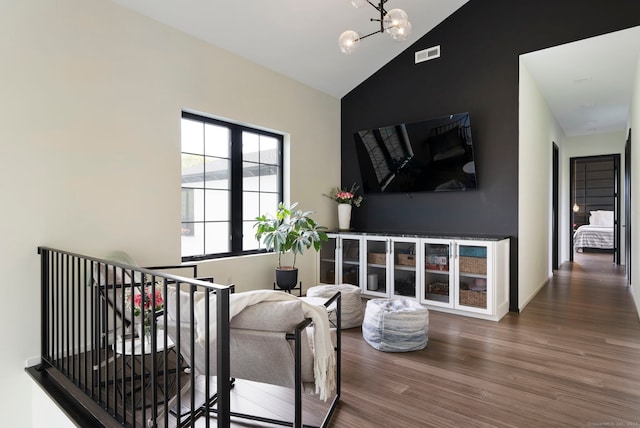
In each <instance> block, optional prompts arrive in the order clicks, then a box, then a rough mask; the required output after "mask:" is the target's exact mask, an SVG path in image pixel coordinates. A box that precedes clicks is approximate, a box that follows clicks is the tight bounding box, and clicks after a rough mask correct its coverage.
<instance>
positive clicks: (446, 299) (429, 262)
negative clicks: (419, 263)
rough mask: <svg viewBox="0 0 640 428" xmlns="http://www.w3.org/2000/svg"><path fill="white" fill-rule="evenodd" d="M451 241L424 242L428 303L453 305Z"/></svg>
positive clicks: (425, 283) (425, 293) (425, 289)
mask: <svg viewBox="0 0 640 428" xmlns="http://www.w3.org/2000/svg"><path fill="white" fill-rule="evenodd" d="M450 260H451V245H450V243H449V242H425V243H424V296H423V299H424V301H425V302H426V303H429V304H433V305H437V306H453V300H452V297H451V296H452V295H453V294H452V293H451V288H452V277H451V273H450V272H451V270H450V266H449V264H450Z"/></svg>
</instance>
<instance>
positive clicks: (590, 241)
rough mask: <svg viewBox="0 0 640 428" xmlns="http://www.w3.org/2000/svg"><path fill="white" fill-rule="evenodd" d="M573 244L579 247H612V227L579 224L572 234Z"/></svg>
mask: <svg viewBox="0 0 640 428" xmlns="http://www.w3.org/2000/svg"><path fill="white" fill-rule="evenodd" d="M573 246H574V247H575V248H576V249H580V248H599V249H609V250H610V249H613V227H607V226H593V225H590V224H585V225H583V226H580V227H579V228H578V230H576V231H575V233H574V234H573Z"/></svg>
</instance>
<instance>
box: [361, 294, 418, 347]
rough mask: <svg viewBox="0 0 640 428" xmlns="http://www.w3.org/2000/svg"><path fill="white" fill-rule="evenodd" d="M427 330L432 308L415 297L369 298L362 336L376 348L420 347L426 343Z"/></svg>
mask: <svg viewBox="0 0 640 428" xmlns="http://www.w3.org/2000/svg"><path fill="white" fill-rule="evenodd" d="M428 334H429V311H428V310H427V308H425V307H424V306H422V305H421V304H419V303H418V302H416V301H415V300H411V299H406V298H403V297H400V298H394V299H372V300H369V301H368V302H367V309H366V310H365V314H364V322H363V323H362V336H363V337H364V340H366V341H367V343H368V344H369V345H371V346H373V347H374V348H375V349H377V350H379V351H385V352H408V351H418V350H420V349H424V348H425V347H426V346H427V341H428Z"/></svg>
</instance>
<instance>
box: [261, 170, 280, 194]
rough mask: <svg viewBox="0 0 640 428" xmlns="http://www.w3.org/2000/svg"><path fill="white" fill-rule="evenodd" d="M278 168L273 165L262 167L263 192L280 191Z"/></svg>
mask: <svg viewBox="0 0 640 428" xmlns="http://www.w3.org/2000/svg"><path fill="white" fill-rule="evenodd" d="M279 182H280V181H279V180H278V167H276V166H273V165H260V190H261V191H263V192H277V191H278V183H279Z"/></svg>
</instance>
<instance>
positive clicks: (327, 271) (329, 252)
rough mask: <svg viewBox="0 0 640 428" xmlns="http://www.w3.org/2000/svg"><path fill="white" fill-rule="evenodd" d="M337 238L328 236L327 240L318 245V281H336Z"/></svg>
mask: <svg viewBox="0 0 640 428" xmlns="http://www.w3.org/2000/svg"><path fill="white" fill-rule="evenodd" d="M337 244H338V238H337V237H334V236H329V240H328V241H327V242H323V243H322V246H321V247H320V283H321V284H335V283H336V279H337V276H336V256H337V254H336V249H337Z"/></svg>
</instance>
